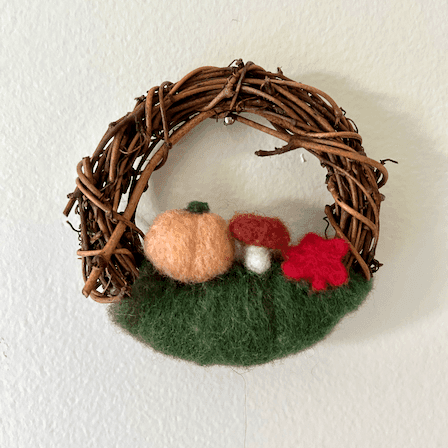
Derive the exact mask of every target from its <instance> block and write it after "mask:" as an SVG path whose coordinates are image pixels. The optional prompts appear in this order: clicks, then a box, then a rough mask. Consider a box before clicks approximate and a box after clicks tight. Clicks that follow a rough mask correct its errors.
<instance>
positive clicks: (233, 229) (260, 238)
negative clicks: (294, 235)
mask: <svg viewBox="0 0 448 448" xmlns="http://www.w3.org/2000/svg"><path fill="white" fill-rule="evenodd" d="M229 230H230V233H231V234H232V236H233V237H234V238H236V239H237V240H240V241H242V242H243V243H245V244H249V245H251V246H263V247H268V248H269V249H286V247H287V246H288V245H289V242H290V236H289V232H288V229H287V227H286V226H285V224H283V222H282V221H280V219H278V218H267V217H265V216H260V215H253V214H250V213H241V214H240V213H238V214H236V215H234V216H233V218H232V219H231V220H230V223H229Z"/></svg>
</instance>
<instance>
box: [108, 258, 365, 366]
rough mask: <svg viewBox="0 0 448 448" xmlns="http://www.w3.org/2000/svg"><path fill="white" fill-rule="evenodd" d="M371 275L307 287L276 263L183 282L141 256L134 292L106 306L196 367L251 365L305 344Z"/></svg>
mask: <svg viewBox="0 0 448 448" xmlns="http://www.w3.org/2000/svg"><path fill="white" fill-rule="evenodd" d="M371 288H372V280H370V281H366V280H365V279H364V278H363V277H362V276H361V275H358V274H354V273H351V278H350V281H349V283H348V284H347V285H345V286H342V287H339V288H337V289H333V290H329V291H325V292H321V293H312V292H310V289H309V287H308V286H307V285H306V284H304V283H302V282H294V281H288V280H287V279H286V278H285V277H284V276H283V274H282V271H281V265H280V263H279V262H274V263H273V265H272V267H271V269H270V270H269V271H268V272H266V273H265V274H263V275H258V274H254V273H252V272H249V271H247V269H246V268H245V267H244V266H242V265H241V264H239V263H234V265H233V267H232V268H231V269H230V271H228V272H227V273H226V274H224V275H222V276H221V277H218V278H215V279H213V280H211V281H208V282H206V283H196V284H184V283H180V282H178V281H176V280H172V279H170V278H168V277H165V276H163V275H161V274H159V273H158V272H157V271H156V270H155V269H154V267H153V266H152V265H151V264H150V263H149V262H146V263H145V264H143V265H142V267H141V268H140V277H139V278H138V279H137V280H136V282H135V283H134V285H133V288H132V297H131V298H127V299H124V300H122V301H121V302H120V303H117V304H113V305H111V306H110V308H109V311H110V314H111V317H112V320H113V321H114V322H115V323H116V324H117V325H119V326H120V327H122V328H124V329H125V330H127V331H128V332H129V333H130V334H132V335H133V336H135V337H136V338H137V339H138V340H140V341H142V342H144V343H147V344H149V345H150V346H151V347H153V348H154V349H155V350H157V351H160V352H162V353H164V354H166V355H171V356H174V357H177V358H182V359H184V360H187V361H193V362H195V363H197V364H199V365H210V364H222V365H234V366H250V365H255V364H263V363H266V362H269V361H272V360H274V359H277V358H282V357H284V356H287V355H290V354H292V353H296V352H298V351H300V350H303V349H305V348H307V347H309V346H311V345H313V344H314V343H316V342H317V341H319V340H321V339H322V338H323V337H325V336H326V335H327V334H328V333H329V332H330V331H331V330H332V329H333V327H334V326H335V325H336V323H337V322H338V321H339V320H340V319H341V318H342V317H343V316H344V315H345V314H346V313H348V312H350V311H354V310H355V309H357V308H358V306H359V305H360V304H361V302H362V301H363V300H364V299H365V298H366V296H367V294H368V293H369V291H370V290H371Z"/></svg>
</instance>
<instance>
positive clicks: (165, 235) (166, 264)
mask: <svg viewBox="0 0 448 448" xmlns="http://www.w3.org/2000/svg"><path fill="white" fill-rule="evenodd" d="M201 205H202V207H203V208H201ZM190 210H191V211H190ZM144 248H145V254H146V256H147V258H148V259H149V260H150V261H151V262H152V263H153V265H154V266H156V267H157V269H159V271H161V272H162V273H164V274H166V275H168V276H170V277H172V278H174V279H176V280H179V281H182V282H204V281H207V280H210V279H212V278H213V277H216V276H217V275H220V274H223V273H224V272H226V271H227V270H228V269H229V268H230V266H231V265H232V263H233V260H234V255H235V246H234V242H233V239H232V238H231V236H230V233H229V230H228V226H227V222H226V221H225V220H224V219H223V218H222V217H221V216H219V215H216V214H214V213H208V205H207V204H206V203H201V202H197V201H194V202H191V203H190V204H189V210H168V211H166V212H164V213H162V214H161V215H159V216H157V217H156V219H155V220H154V223H153V225H152V226H151V228H150V230H149V232H148V233H147V234H146V236H145V240H144Z"/></svg>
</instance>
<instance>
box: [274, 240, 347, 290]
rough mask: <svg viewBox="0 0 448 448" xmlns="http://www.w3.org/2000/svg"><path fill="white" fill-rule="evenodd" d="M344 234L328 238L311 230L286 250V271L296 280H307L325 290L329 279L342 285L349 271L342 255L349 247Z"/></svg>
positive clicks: (336, 284)
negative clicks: (343, 237)
mask: <svg viewBox="0 0 448 448" xmlns="http://www.w3.org/2000/svg"><path fill="white" fill-rule="evenodd" d="M349 248H350V247H349V244H348V243H347V242H346V241H345V240H343V239H342V238H332V239H329V240H327V239H325V238H322V237H320V236H319V235H316V234H315V233H308V234H307V235H305V236H304V237H303V238H302V240H301V241H300V242H299V244H297V245H296V246H290V247H288V249H286V250H285V251H284V253H283V255H284V257H285V261H284V262H283V263H282V269H283V273H284V275H285V276H286V277H288V278H291V279H294V280H307V281H309V282H310V283H311V286H312V288H313V290H314V291H322V290H325V289H326V287H327V283H329V284H330V285H332V286H340V285H343V284H344V283H346V282H347V281H348V273H347V269H346V268H345V266H344V265H343V264H342V258H343V257H344V255H345V254H346V253H347V252H348V250H349Z"/></svg>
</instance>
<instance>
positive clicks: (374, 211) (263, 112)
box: [64, 59, 389, 303]
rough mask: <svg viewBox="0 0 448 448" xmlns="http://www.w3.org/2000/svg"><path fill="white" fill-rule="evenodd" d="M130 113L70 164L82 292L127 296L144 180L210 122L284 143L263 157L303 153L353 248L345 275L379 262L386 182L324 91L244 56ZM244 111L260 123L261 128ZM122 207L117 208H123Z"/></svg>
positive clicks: (204, 70)
mask: <svg viewBox="0 0 448 448" xmlns="http://www.w3.org/2000/svg"><path fill="white" fill-rule="evenodd" d="M136 101H137V103H136V105H135V108H134V110H133V111H132V112H130V113H128V114H127V115H125V116H124V117H122V118H120V119H119V120H117V121H116V122H113V123H111V124H110V125H109V128H108V130H107V132H106V133H105V135H104V137H103V138H102V139H101V141H100V143H99V144H98V147H97V148H96V150H95V152H94V154H93V155H92V156H91V157H85V158H83V159H82V160H81V161H80V162H79V164H78V167H77V174H78V178H77V179H76V185H77V187H76V189H75V191H74V192H73V193H71V194H69V195H68V197H69V201H68V204H67V207H66V208H65V210H64V214H65V215H66V216H68V215H69V213H70V211H71V210H72V208H73V207H74V206H75V204H76V208H75V212H76V213H77V214H79V216H80V221H81V223H80V231H79V238H80V246H81V248H80V250H79V251H78V252H77V253H78V255H79V256H80V257H81V259H82V272H83V278H84V282H85V285H84V288H83V294H84V295H85V296H89V295H90V296H91V297H92V298H93V299H94V300H96V301H98V302H103V303H110V302H117V301H119V300H121V299H122V298H123V297H124V296H125V295H129V294H130V291H131V286H132V283H133V282H134V281H135V279H136V278H137V277H138V266H139V265H140V263H141V261H142V260H143V258H144V255H143V248H142V244H141V239H140V237H142V236H143V232H142V231H141V230H140V229H138V228H137V226H136V225H135V212H136V208H137V205H138V202H139V200H140V197H141V195H142V194H143V192H144V191H145V190H146V188H147V186H148V181H149V178H150V176H151V174H152V173H153V172H154V171H155V170H158V169H160V168H161V167H162V166H163V165H164V164H165V162H166V160H167V158H168V155H169V151H170V149H171V148H172V147H173V146H174V145H175V144H176V143H177V142H179V140H180V139H181V138H182V137H184V136H185V135H186V134H188V133H189V132H190V131H191V130H192V129H193V128H194V127H196V126H197V125H198V124H200V123H201V122H202V121H204V120H206V119H207V118H214V119H218V118H225V119H226V122H228V123H232V122H233V121H238V122H240V123H243V124H245V125H247V126H250V127H253V128H255V129H257V130H259V131H262V132H265V133H267V134H269V135H273V136H275V137H278V138H279V139H281V140H283V141H285V142H286V144H285V145H284V146H282V147H280V148H276V149H275V150H273V151H257V152H256V153H255V154H256V155H257V156H260V157H266V156H273V155H279V154H283V153H284V152H287V151H292V150H294V149H296V148H304V149H306V150H307V151H309V152H310V153H311V154H313V155H314V156H315V157H317V158H318V159H319V160H320V162H321V164H322V166H324V167H325V168H326V169H327V177H326V183H327V188H328V190H329V191H330V193H331V194H332V196H333V198H334V201H335V202H334V204H332V205H327V206H326V207H325V214H326V216H327V219H328V222H329V223H330V225H331V226H332V227H333V228H334V229H335V232H336V235H337V236H338V237H340V238H344V239H345V240H346V241H348V242H349V244H350V253H349V254H348V256H347V257H346V258H345V259H344V264H345V266H346V267H347V269H349V268H352V269H354V270H355V271H357V272H362V273H363V275H364V277H365V278H366V279H369V278H370V277H371V274H372V273H373V272H375V271H376V270H377V269H378V268H379V267H380V266H381V263H379V262H378V261H377V260H376V259H375V250H376V247H377V244H378V237H379V228H380V225H379V224H380V223H379V212H380V205H381V202H382V201H383V200H384V196H383V195H382V194H381V193H380V192H379V189H380V188H381V187H382V186H383V185H384V184H385V183H386V182H387V178H388V174H387V170H386V168H385V167H384V163H385V161H387V160H389V159H385V160H382V161H380V162H377V161H375V160H373V159H370V158H368V157H367V156H366V154H365V152H364V149H363V147H362V139H361V136H360V135H359V134H358V131H357V129H356V125H355V124H354V123H353V122H352V121H351V120H350V119H348V118H346V116H345V112H344V111H343V110H342V109H341V108H340V107H339V106H338V105H337V104H336V103H335V101H334V100H333V99H332V98H331V97H329V96H328V95H327V94H325V93H324V92H322V91H320V90H318V89H316V88H314V87H311V86H308V85H305V84H302V83H299V82H296V81H293V80H291V79H289V78H287V77H286V76H284V75H283V73H282V72H281V70H280V69H278V71H277V73H271V72H267V71H265V70H264V69H263V68H261V67H259V66H258V65H255V64H254V63H252V62H247V63H246V64H244V63H243V62H242V60H241V59H239V60H236V61H234V62H233V63H232V64H231V65H230V66H228V67H222V68H219V67H200V68H197V69H196V70H193V71H192V72H190V73H189V74H187V75H186V76H184V77H183V78H182V79H181V80H180V81H178V82H177V83H175V84H173V83H171V82H164V83H162V84H161V85H160V86H158V87H153V88H152V89H150V90H149V91H148V92H147V95H146V96H141V97H139V98H137V99H136ZM241 113H250V114H255V115H258V116H260V117H263V118H265V119H266V120H268V122H269V123H270V124H271V125H272V126H273V127H272V128H271V127H267V126H264V125H261V124H259V123H257V122H255V121H252V120H250V119H249V118H247V117H245V116H242V115H241ZM122 200H124V201H125V202H126V203H127V205H126V208H125V210H124V212H118V207H119V205H120V203H121V202H122Z"/></svg>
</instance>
